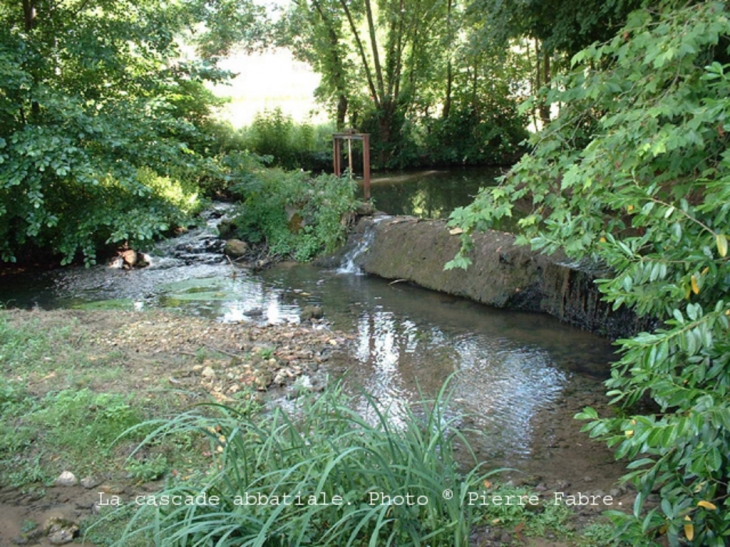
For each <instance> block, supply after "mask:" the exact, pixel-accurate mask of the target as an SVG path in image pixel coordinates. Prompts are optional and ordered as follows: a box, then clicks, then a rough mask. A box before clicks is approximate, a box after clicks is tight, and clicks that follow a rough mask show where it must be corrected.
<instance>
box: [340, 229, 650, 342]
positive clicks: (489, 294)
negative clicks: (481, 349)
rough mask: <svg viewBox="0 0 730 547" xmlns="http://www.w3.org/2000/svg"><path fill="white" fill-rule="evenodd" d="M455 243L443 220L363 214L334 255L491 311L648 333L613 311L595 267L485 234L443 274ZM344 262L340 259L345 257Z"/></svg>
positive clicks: (627, 314)
mask: <svg viewBox="0 0 730 547" xmlns="http://www.w3.org/2000/svg"><path fill="white" fill-rule="evenodd" d="M460 247H461V238H460V237H458V236H457V235H452V234H451V233H450V232H449V229H448V228H447V226H446V221H442V220H424V221H418V220H417V219H415V218H411V217H386V218H383V217H362V218H361V220H360V221H359V223H358V225H357V227H356V228H355V230H354V231H353V233H352V234H351V236H350V238H349V241H348V243H347V245H346V247H345V248H344V249H343V250H342V252H341V253H339V255H338V256H340V257H345V256H350V255H352V259H351V262H352V263H353V264H355V265H356V266H358V267H359V268H360V269H362V271H364V272H365V273H369V274H373V275H377V276H380V277H383V278H385V279H397V280H403V281H408V282H410V283H414V284H416V285H420V286H421V287H425V288H427V289H432V290H435V291H440V292H443V293H448V294H451V295H456V296H461V297H466V298H469V299H471V300H473V301H475V302H480V303H482V304H487V305H490V306H494V307H496V308H504V309H513V310H522V311H532V312H545V313H548V314H550V315H553V316H554V317H557V318H558V319H560V320H562V321H564V322H566V323H570V324H572V325H575V326H579V327H581V328H584V329H586V330H589V331H591V332H596V333H598V334H602V335H606V336H609V337H611V338H622V337H627V336H632V335H633V334H634V333H635V332H638V331H639V330H642V329H646V328H650V327H651V324H652V321H653V320H652V319H651V318H637V317H636V315H635V314H634V313H633V312H631V311H630V310H627V309H625V308H620V309H618V310H613V309H612V307H611V305H610V304H608V303H606V302H605V301H604V300H603V295H602V294H601V293H600V291H599V290H598V288H597V286H596V284H595V279H597V278H601V277H607V276H610V272H609V271H607V270H605V269H603V270H602V269H601V267H600V266H599V265H597V264H584V263H576V262H575V261H571V260H569V259H568V258H567V257H566V256H565V255H562V254H561V253H555V254H554V255H551V256H547V255H543V254H541V253H539V252H536V251H532V250H530V249H529V247H524V246H520V245H516V244H515V236H514V235H512V234H508V233H506V232H499V231H496V230H487V231H485V232H483V233H477V234H474V235H473V249H472V251H471V252H470V253H469V258H470V259H471V260H472V262H473V265H472V266H470V267H469V268H468V269H467V270H466V271H464V270H460V269H458V268H457V269H453V270H444V264H445V263H446V262H448V261H450V260H451V259H453V258H454V256H455V255H456V254H457V252H458V251H459V249H460ZM343 260H344V258H343Z"/></svg>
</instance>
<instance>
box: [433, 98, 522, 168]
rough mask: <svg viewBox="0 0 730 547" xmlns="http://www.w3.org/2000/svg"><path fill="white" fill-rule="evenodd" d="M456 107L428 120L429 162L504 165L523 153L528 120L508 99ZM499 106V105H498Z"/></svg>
mask: <svg viewBox="0 0 730 547" xmlns="http://www.w3.org/2000/svg"><path fill="white" fill-rule="evenodd" d="M489 106H490V105H486V104H480V105H479V107H478V108H473V107H471V106H466V105H465V106H463V107H458V108H455V109H454V110H452V112H451V114H450V115H449V117H448V118H437V119H434V120H429V121H428V126H429V132H428V134H427V137H426V143H425V148H426V153H427V154H428V161H429V163H430V164H432V165H447V166H448V165H507V164H511V163H514V161H515V160H516V159H517V158H518V157H519V155H520V154H521V153H522V152H524V149H523V148H522V147H521V146H520V143H521V142H522V141H525V140H527V138H528V133H527V130H526V129H525V127H526V126H527V119H526V118H525V117H524V116H522V115H519V114H518V113H517V108H516V105H515V104H514V103H513V102H511V101H505V102H504V104H502V105H499V106H496V108H494V110H491V109H490V108H489ZM500 106H501V108H500Z"/></svg>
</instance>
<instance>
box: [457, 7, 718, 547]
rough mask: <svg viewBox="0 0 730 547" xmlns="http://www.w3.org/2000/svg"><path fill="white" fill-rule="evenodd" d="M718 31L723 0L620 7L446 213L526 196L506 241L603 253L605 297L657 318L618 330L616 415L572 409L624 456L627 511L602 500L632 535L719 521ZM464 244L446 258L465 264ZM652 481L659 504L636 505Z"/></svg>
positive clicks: (470, 216) (695, 539)
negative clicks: (646, 327)
mask: <svg viewBox="0 0 730 547" xmlns="http://www.w3.org/2000/svg"><path fill="white" fill-rule="evenodd" d="M729 44H730V11H729V10H728V6H727V4H726V3H724V2H699V3H689V4H680V3H677V2H667V3H665V4H662V6H661V9H658V10H649V9H644V10H639V11H635V12H633V13H632V14H631V15H630V16H629V17H628V21H627V23H626V26H625V27H624V28H623V29H621V31H619V33H618V34H617V35H616V36H615V37H614V38H613V39H612V40H610V41H609V42H607V43H605V44H603V45H593V46H590V47H588V48H586V49H584V50H582V51H581V52H579V53H578V54H577V55H575V56H574V57H573V60H572V65H573V68H574V70H573V71H572V72H571V73H570V74H569V75H568V76H566V77H565V78H564V79H561V80H560V81H559V82H558V84H557V85H556V86H554V87H553V89H552V91H551V93H550V95H549V100H550V101H552V102H559V103H561V104H562V105H563V108H562V109H561V111H560V115H559V117H558V118H557V119H556V120H554V121H553V122H552V123H551V124H550V125H549V126H548V127H547V128H546V130H545V131H543V132H542V133H541V134H539V135H537V136H536V137H535V138H534V139H533V145H534V150H533V152H532V153H531V154H530V155H527V156H525V157H524V158H523V159H522V160H521V161H520V163H519V164H518V165H516V166H515V168H514V169H513V170H512V171H511V172H510V174H509V175H508V176H507V177H506V178H505V180H504V181H503V183H502V184H501V185H500V186H499V187H496V188H490V189H485V190H483V191H482V192H481V193H480V195H479V196H478V197H477V199H476V201H475V202H474V204H472V205H471V206H469V207H467V208H464V209H461V210H457V211H456V212H455V213H454V214H453V215H452V225H459V226H461V227H463V228H465V230H466V231H467V232H471V231H473V230H476V229H481V228H483V227H487V226H489V225H490V224H491V223H492V222H494V221H495V220H496V219H499V218H501V217H503V216H511V215H512V211H513V207H514V205H513V204H514V202H515V201H516V200H521V199H523V200H529V201H530V202H531V203H532V204H533V209H532V212H531V214H529V215H527V216H526V217H524V218H522V219H520V221H519V226H520V236H519V241H520V242H521V243H523V244H527V243H530V244H531V245H532V246H533V247H534V248H536V249H542V250H544V251H546V252H553V251H555V250H557V249H564V251H565V252H566V253H567V254H568V255H570V256H571V257H573V258H576V259H580V258H585V257H591V258H593V259H594V260H598V261H600V262H603V263H605V264H606V265H608V266H610V267H611V268H612V269H613V271H614V272H615V275H614V277H612V278H611V279H605V280H601V281H600V282H599V285H600V288H601V291H602V292H603V293H604V298H605V299H606V300H607V301H609V302H612V303H613V306H614V308H619V307H621V306H630V307H631V308H633V309H634V310H636V312H637V313H639V314H642V315H649V316H653V317H654V318H656V319H657V321H658V327H657V328H656V329H655V330H654V331H653V332H643V333H639V334H637V335H636V336H634V337H633V338H631V339H627V340H621V341H619V342H620V345H621V349H622V357H621V359H620V360H619V361H618V362H617V363H615V364H614V365H613V370H612V377H611V379H610V380H609V381H608V382H607V386H608V387H609V389H610V391H609V394H610V395H611V396H612V397H613V403H614V404H619V405H620V409H619V412H620V413H619V415H618V416H617V417H615V418H608V419H599V418H598V416H597V413H596V412H595V411H594V410H592V409H586V410H585V412H583V413H582V414H581V415H580V417H581V418H584V419H589V420H591V422H590V423H589V424H588V425H587V426H586V428H585V429H586V430H588V431H590V432H591V435H593V436H596V437H601V438H604V439H606V440H607V442H608V443H609V445H611V446H614V447H616V455H617V456H618V457H628V458H630V459H631V460H632V461H631V463H630V464H629V469H630V472H629V473H628V474H627V475H626V476H625V477H624V478H625V480H631V481H633V482H634V484H635V485H636V487H637V490H638V497H637V500H636V503H635V504H634V511H633V514H629V515H626V514H624V513H619V512H616V513H614V514H613V515H612V518H613V519H614V520H615V521H616V523H617V529H616V530H617V537H618V538H619V539H623V540H626V541H628V542H629V543H630V544H632V545H659V542H661V541H664V540H663V539H662V536H665V535H666V536H667V538H668V540H669V543H670V545H673V546H675V545H679V544H680V543H682V544H692V545H697V546H700V545H702V546H718V547H719V546H722V545H725V544H726V538H727V537H728V536H729V535H730V511H729V510H728V508H730V489H729V487H728V484H729V482H730V458H729V456H728V454H730V364H729V362H728V360H729V359H730V345H729V344H728V330H729V329H730V321H729V320H728V317H729V316H730V278H729V277H728V274H727V267H728V259H729V258H728V243H727V240H728V231H729V230H730V228H729V226H730V224H729V223H728V214H729V213H730V153H729V151H728V131H730V122H728V120H730V97H729V96H728V93H727V90H728V86H729V85H730V77H729V75H728V71H729V70H730V64H728V62H729V61H730V48H729V47H728V46H729ZM468 246H469V241H468V238H465V247H464V249H463V252H462V253H461V254H460V255H459V256H457V257H456V258H455V260H454V261H452V263H450V264H449V266H450V267H454V266H466V265H468ZM640 401H641V402H643V408H644V410H643V411H642V410H641V409H640V408H637V406H636V405H637V404H638V403H639V402H640ZM654 491H658V492H659V494H660V496H661V503H660V505H659V507H656V508H652V509H650V510H647V509H646V508H645V506H644V502H645V501H646V499H647V497H648V496H649V494H650V493H651V492H654Z"/></svg>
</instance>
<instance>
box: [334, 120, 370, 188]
mask: <svg viewBox="0 0 730 547" xmlns="http://www.w3.org/2000/svg"><path fill="white" fill-rule="evenodd" d="M342 141H347V160H348V167H349V170H350V177H352V141H362V171H363V173H362V180H363V194H364V196H365V199H366V200H367V199H370V133H355V132H346V133H334V134H333V135H332V148H333V150H332V152H333V154H332V156H333V158H334V168H335V176H338V177H339V176H340V175H342V157H341V156H342Z"/></svg>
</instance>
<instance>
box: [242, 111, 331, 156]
mask: <svg viewBox="0 0 730 547" xmlns="http://www.w3.org/2000/svg"><path fill="white" fill-rule="evenodd" d="M333 132H334V127H333V126H332V125H331V124H326V125H319V126H313V125H312V124H309V123H303V124H296V123H294V120H292V118H291V116H288V115H286V114H284V113H283V112H282V110H281V108H279V107H277V108H275V109H273V110H264V111H263V112H259V113H258V114H257V115H256V117H255V118H254V120H253V123H252V124H251V126H250V127H248V128H245V129H243V130H242V131H241V132H240V133H241V134H242V137H241V141H242V142H243V144H244V147H245V148H246V149H248V150H250V151H251V152H253V153H255V154H258V155H259V156H270V157H271V161H272V164H273V165H275V166H277V167H281V168H283V169H305V170H325V169H330V170H331V169H332V133H333Z"/></svg>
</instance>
